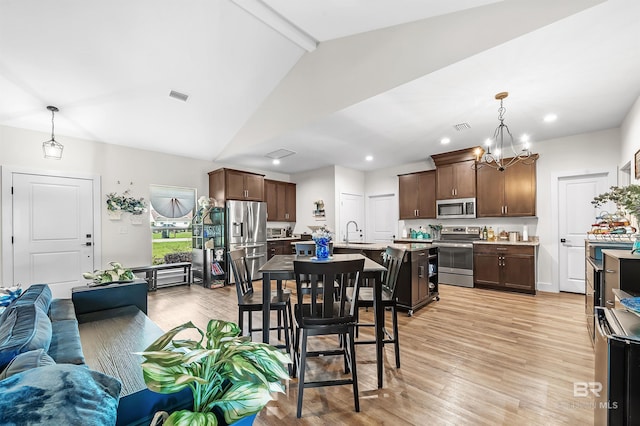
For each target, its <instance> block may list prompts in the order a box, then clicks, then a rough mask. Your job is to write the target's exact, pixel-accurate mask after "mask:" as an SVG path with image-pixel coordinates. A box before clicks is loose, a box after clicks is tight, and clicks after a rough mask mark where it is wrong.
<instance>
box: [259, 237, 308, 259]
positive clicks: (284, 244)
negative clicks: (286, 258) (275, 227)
mask: <svg viewBox="0 0 640 426" xmlns="http://www.w3.org/2000/svg"><path fill="white" fill-rule="evenodd" d="M295 241H300V240H291V239H289V240H275V241H274V240H272V241H267V260H269V259H271V258H272V257H273V256H275V255H276V254H292V253H293V246H292V244H291V243H293V242H295Z"/></svg>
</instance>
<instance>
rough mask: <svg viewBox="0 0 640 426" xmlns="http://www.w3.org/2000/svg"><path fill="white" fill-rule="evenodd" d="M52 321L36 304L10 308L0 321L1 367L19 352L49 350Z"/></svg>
mask: <svg viewBox="0 0 640 426" xmlns="http://www.w3.org/2000/svg"><path fill="white" fill-rule="evenodd" d="M50 344H51V321H49V317H48V316H47V314H45V313H44V312H43V311H42V310H41V309H40V308H38V307H36V306H35V305H22V306H14V307H12V308H10V310H9V315H8V316H7V317H6V319H5V320H4V321H3V322H2V323H0V368H4V367H5V366H6V365H7V364H9V362H11V360H12V359H13V358H14V357H15V356H16V355H18V354H21V353H23V352H27V351H31V350H34V349H44V350H45V351H48V350H49V345H50Z"/></svg>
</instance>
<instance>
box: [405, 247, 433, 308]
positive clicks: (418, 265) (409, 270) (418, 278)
mask: <svg viewBox="0 0 640 426" xmlns="http://www.w3.org/2000/svg"><path fill="white" fill-rule="evenodd" d="M397 285H398V292H397V296H398V307H400V308H404V309H406V310H407V311H408V313H409V316H411V315H413V312H414V311H415V310H417V309H420V308H422V307H423V306H425V305H426V304H428V303H429V302H431V301H432V300H433V299H435V300H440V296H439V293H438V248H437V247H431V248H428V249H423V250H416V251H408V252H407V257H406V258H405V262H404V263H403V264H402V267H401V268H400V275H399V276H398V284H397Z"/></svg>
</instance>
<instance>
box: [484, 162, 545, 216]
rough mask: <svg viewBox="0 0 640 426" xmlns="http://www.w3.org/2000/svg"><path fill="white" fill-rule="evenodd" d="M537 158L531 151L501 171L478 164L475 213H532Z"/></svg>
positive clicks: (490, 214) (523, 214)
mask: <svg viewBox="0 0 640 426" xmlns="http://www.w3.org/2000/svg"><path fill="white" fill-rule="evenodd" d="M537 158H538V156H537V155H534V156H532V157H531V158H529V159H528V160H525V161H524V162H523V161H520V162H518V163H515V164H513V165H511V166H510V167H507V168H506V169H505V170H504V171H502V172H500V171H498V170H496V169H494V168H493V167H488V166H483V167H480V168H479V169H478V170H477V171H476V173H477V188H478V195H477V200H476V202H477V216H478V217H507V216H511V217H515V216H535V215H536V160H537ZM507 161H508V160H507Z"/></svg>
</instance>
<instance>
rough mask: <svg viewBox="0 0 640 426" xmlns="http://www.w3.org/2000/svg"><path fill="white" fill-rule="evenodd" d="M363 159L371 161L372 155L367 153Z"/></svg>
mask: <svg viewBox="0 0 640 426" xmlns="http://www.w3.org/2000/svg"><path fill="white" fill-rule="evenodd" d="M364 159H365V160H367V161H373V155H367V156H366V157H364Z"/></svg>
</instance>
